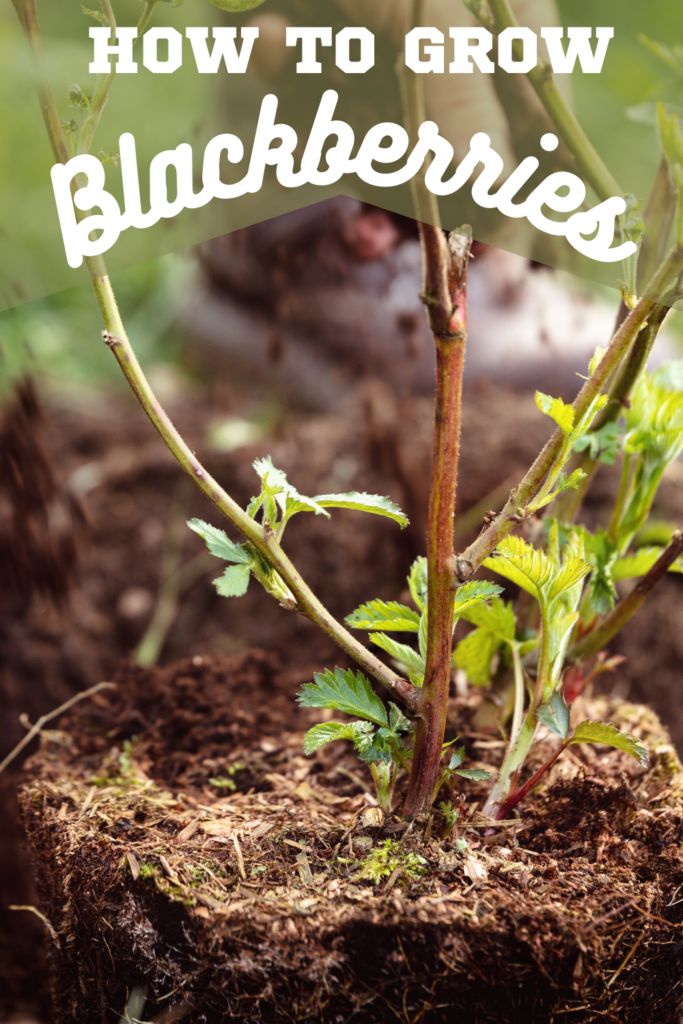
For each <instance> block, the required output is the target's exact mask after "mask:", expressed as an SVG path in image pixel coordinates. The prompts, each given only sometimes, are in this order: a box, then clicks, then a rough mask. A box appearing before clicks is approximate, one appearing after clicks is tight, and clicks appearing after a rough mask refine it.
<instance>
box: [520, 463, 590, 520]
mask: <svg viewBox="0 0 683 1024" xmlns="http://www.w3.org/2000/svg"><path fill="white" fill-rule="evenodd" d="M585 479H586V473H585V472H584V470H583V469H575V470H574V472H573V473H571V474H570V476H567V474H566V473H560V476H559V478H558V480H557V485H556V486H555V488H554V490H552V491H551V492H550V493H549V494H546V495H545V496H543V497H540V498H539V499H538V500H537V501H534V502H532V504H531V505H530V506H529V511H530V512H540V511H541V509H544V508H547V507H548V505H552V503H553V502H554V501H555V499H556V498H559V496H560V495H561V494H564V493H565V491H575V490H576V489H577V487H580V486H581V484H582V483H583V481H584V480H585Z"/></svg>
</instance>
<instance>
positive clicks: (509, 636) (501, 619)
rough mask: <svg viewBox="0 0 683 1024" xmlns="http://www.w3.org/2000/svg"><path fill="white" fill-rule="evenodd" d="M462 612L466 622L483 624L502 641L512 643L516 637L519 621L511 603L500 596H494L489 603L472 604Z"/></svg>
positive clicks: (477, 624)
mask: <svg viewBox="0 0 683 1024" xmlns="http://www.w3.org/2000/svg"><path fill="white" fill-rule="evenodd" d="M460 614H461V617H462V618H463V619H464V620H465V622H469V623H470V624H471V625H472V626H481V627H482V628H483V629H486V630H487V631H488V632H489V633H493V634H494V635H495V636H497V637H498V638H499V639H500V640H501V641H505V642H506V643H512V641H513V640H514V639H515V633H516V628H517V622H516V619H515V612H514V609H513V607H512V605H511V604H508V603H506V602H505V601H503V600H501V599H500V598H499V597H494V598H492V599H491V601H490V602H487V603H479V604H475V605H472V606H471V607H469V608H466V609H465V610H464V611H462V612H461V613H460Z"/></svg>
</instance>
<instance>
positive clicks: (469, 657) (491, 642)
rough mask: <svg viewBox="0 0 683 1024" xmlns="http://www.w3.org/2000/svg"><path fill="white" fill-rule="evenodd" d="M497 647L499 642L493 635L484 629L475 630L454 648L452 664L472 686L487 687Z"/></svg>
mask: <svg viewBox="0 0 683 1024" xmlns="http://www.w3.org/2000/svg"><path fill="white" fill-rule="evenodd" d="M499 647H500V640H499V639H498V637H497V636H496V635H495V634H494V633H490V632H489V631H488V630H487V629H484V628H479V629H475V630H473V631H472V632H471V633H468V634H467V636H466V637H465V639H464V640H461V641H460V643H459V644H458V645H457V647H456V648H455V653H454V655H453V664H454V665H455V667H456V668H457V669H460V670H461V671H462V672H464V673H465V675H466V676H467V678H468V680H469V682H470V683H471V684H472V685H473V686H488V685H489V683H490V682H491V670H492V665H493V659H494V658H495V656H496V654H497V653H498V649H499Z"/></svg>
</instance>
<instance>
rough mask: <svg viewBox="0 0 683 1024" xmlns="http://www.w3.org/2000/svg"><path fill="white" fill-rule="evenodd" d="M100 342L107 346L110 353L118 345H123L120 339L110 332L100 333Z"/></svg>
mask: <svg viewBox="0 0 683 1024" xmlns="http://www.w3.org/2000/svg"><path fill="white" fill-rule="evenodd" d="M102 341H103V342H104V344H105V345H106V346H107V348H109V349H111V351H112V352H113V351H114V349H115V348H117V347H118V346H119V345H122V344H123V342H122V341H121V339H120V338H119V337H117V336H116V335H115V334H112V332H111V331H102Z"/></svg>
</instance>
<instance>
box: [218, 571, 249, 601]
mask: <svg viewBox="0 0 683 1024" xmlns="http://www.w3.org/2000/svg"><path fill="white" fill-rule="evenodd" d="M250 579H251V569H250V568H249V566H248V565H231V566H230V567H229V568H228V569H226V570H225V572H224V573H223V575H222V576H220V577H219V578H218V579H217V580H214V581H213V583H214V586H215V588H216V590H217V591H218V593H219V594H220V595H221V597H244V595H245V594H246V592H247V590H248V589H249V580H250Z"/></svg>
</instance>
